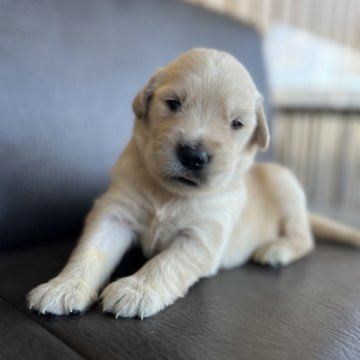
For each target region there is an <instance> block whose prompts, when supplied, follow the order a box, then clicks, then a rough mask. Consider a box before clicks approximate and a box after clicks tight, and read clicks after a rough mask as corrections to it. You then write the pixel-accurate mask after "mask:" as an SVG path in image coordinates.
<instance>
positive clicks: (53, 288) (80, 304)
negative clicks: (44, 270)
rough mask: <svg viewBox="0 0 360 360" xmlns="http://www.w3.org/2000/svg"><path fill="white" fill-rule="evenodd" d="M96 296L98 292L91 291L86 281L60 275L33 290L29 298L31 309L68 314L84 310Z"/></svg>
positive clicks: (45, 312) (55, 313)
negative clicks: (60, 276) (64, 277)
mask: <svg viewBox="0 0 360 360" xmlns="http://www.w3.org/2000/svg"><path fill="white" fill-rule="evenodd" d="M96 297H97V295H96V293H94V292H90V291H89V290H88V288H87V287H86V285H85V284H84V283H81V282H79V281H74V280H69V279H62V278H59V277H58V278H54V279H52V280H50V281H49V282H47V283H45V284H42V285H39V286H37V287H36V288H34V289H33V290H31V291H30V292H29V294H28V296H27V299H28V306H29V308H30V309H31V310H37V311H39V312H40V313H42V314H54V315H68V314H70V313H73V312H83V311H84V310H86V308H87V307H88V306H89V305H90V304H91V303H92V302H93V301H94V300H96Z"/></svg>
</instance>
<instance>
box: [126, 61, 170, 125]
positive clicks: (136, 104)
mask: <svg viewBox="0 0 360 360" xmlns="http://www.w3.org/2000/svg"><path fill="white" fill-rule="evenodd" d="M163 73H164V71H163V69H162V68H160V69H157V70H156V71H155V73H154V74H153V76H152V77H151V78H150V80H149V81H148V83H147V84H146V85H145V87H144V88H143V89H141V90H140V91H139V92H138V94H137V95H136V96H135V99H134V101H133V103H132V108H133V111H134V113H135V115H136V116H137V117H138V118H139V119H142V118H144V117H146V114H147V110H148V105H149V103H150V100H151V97H152V95H153V93H154V91H155V89H156V87H157V86H158V85H159V83H160V81H161V79H162V76H163Z"/></svg>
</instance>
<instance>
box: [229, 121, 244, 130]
mask: <svg viewBox="0 0 360 360" xmlns="http://www.w3.org/2000/svg"><path fill="white" fill-rule="evenodd" d="M243 126H244V124H243V123H242V122H241V121H239V120H238V119H235V120H233V121H231V128H232V129H234V130H238V129H240V128H242V127H243Z"/></svg>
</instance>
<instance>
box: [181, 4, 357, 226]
mask: <svg viewBox="0 0 360 360" xmlns="http://www.w3.org/2000/svg"><path fill="white" fill-rule="evenodd" d="M187 1H188V2H190V3H193V4H196V5H199V6H204V7H207V8H209V9H212V10H213V11H216V12H221V13H223V14H225V15H227V16H229V17H231V18H233V19H237V20H239V21H241V22H245V23H249V24H251V25H253V26H255V27H256V28H257V29H258V31H259V32H260V33H261V35H262V37H263V44H264V54H265V61H266V66H267V73H268V77H269V85H270V94H271V95H270V97H271V99H270V100H271V104H272V110H273V120H274V121H273V129H272V136H273V137H272V144H273V149H274V155H275V160H276V161H278V162H280V163H282V164H284V165H286V166H288V167H290V168H291V169H292V170H293V171H294V172H295V174H296V175H297V177H298V178H299V180H300V182H301V183H302V185H303V186H304V187H305V190H306V192H307V195H308V199H309V200H308V201H309V206H310V208H311V209H314V210H315V211H319V212H322V213H324V214H327V215H329V216H331V217H333V218H335V219H338V220H341V221H345V222H348V223H351V224H353V225H356V226H359V225H360V1H359V0H300V1H294V0H187Z"/></svg>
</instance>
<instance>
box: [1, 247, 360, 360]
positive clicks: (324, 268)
mask: <svg viewBox="0 0 360 360" xmlns="http://www.w3.org/2000/svg"><path fill="white" fill-rule="evenodd" d="M72 247H73V242H68V243H58V244H53V245H51V246H49V245H48V246H39V247H33V248H29V249H27V250H21V251H17V252H11V253H5V254H2V255H0V284H1V286H0V297H1V298H2V299H3V301H2V302H0V329H1V337H0V339H1V340H0V359H20V358H26V356H25V357H24V356H23V357H21V356H18V354H26V353H27V354H32V355H33V358H45V357H44V356H43V351H46V352H47V354H49V358H57V357H56V356H55V357H52V354H54V352H56V351H57V352H58V353H59V354H62V355H63V356H62V357H60V356H59V357H58V358H62V359H65V358H70V359H72V358H74V359H75V358H77V354H78V355H80V356H82V357H83V358H86V359H94V360H99V359H107V360H111V359H122V360H125V359H129V360H130V359H154V360H155V359H173V360H177V359H184V360H188V359H197V360H200V359H204V360H212V359H214V360H219V359H224V360H226V359H257V360H260V359H264V360H279V359H292V360H293V359H294V360H296V359H299V360H300V359H323V360H329V359H337V360H339V359H354V360H355V359H359V358H360V311H359V309H360V282H359V274H360V261H359V257H360V253H359V252H358V251H356V250H354V249H351V248H345V247H337V246H331V245H321V246H319V248H318V249H317V250H316V251H315V252H314V253H313V254H312V255H310V256H309V257H307V258H305V259H303V260H301V261H299V262H297V263H295V264H293V265H291V266H289V267H287V268H283V269H277V270H274V269H270V268H263V267H260V266H257V265H253V264H249V265H247V266H245V267H243V268H237V269H234V270H230V271H222V272H220V274H218V275H217V276H215V277H213V278H208V279H203V280H201V281H200V282H198V283H197V284H196V285H195V286H193V287H192V288H191V289H190V291H189V293H188V294H187V296H186V297H185V298H183V299H180V300H178V301H176V303H175V304H174V305H172V306H170V307H168V308H166V309H165V310H164V311H162V312H161V313H160V314H158V315H156V316H155V317H153V318H149V319H146V320H144V321H141V320H139V319H118V320H115V318H114V317H112V316H110V315H105V314H103V313H102V312H101V309H100V307H99V306H94V307H93V308H92V309H91V310H90V311H89V312H88V313H86V314H85V315H83V316H81V317H73V318H58V319H54V318H48V317H42V316H39V315H36V314H33V313H32V312H30V311H28V310H27V309H26V308H25V301H24V299H25V294H26V293H27V292H28V291H29V290H30V289H31V288H32V287H34V286H35V285H37V284H39V283H41V282H43V281H46V280H48V279H49V278H50V277H52V276H54V275H56V273H57V272H58V271H59V270H60V269H61V267H62V266H63V265H64V263H65V261H66V258H67V256H68V254H69V252H70V250H71V248H72ZM141 263H142V257H141V255H140V253H139V252H136V251H135V252H133V253H132V254H130V255H128V256H127V258H126V259H125V261H124V262H123V263H122V265H121V266H120V267H119V269H118V271H117V274H115V275H114V277H117V276H118V275H124V274H127V273H129V272H132V271H134V270H135V269H136V268H137V267H138V266H140V264H141ZM4 302H5V303H4ZM2 306H5V308H4V309H2ZM4 316H5V317H4ZM3 324H4V326H2V325H3ZM5 333H6V336H5V337H4V335H5ZM70 355H71V356H70ZM29 356H30V355H29Z"/></svg>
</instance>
